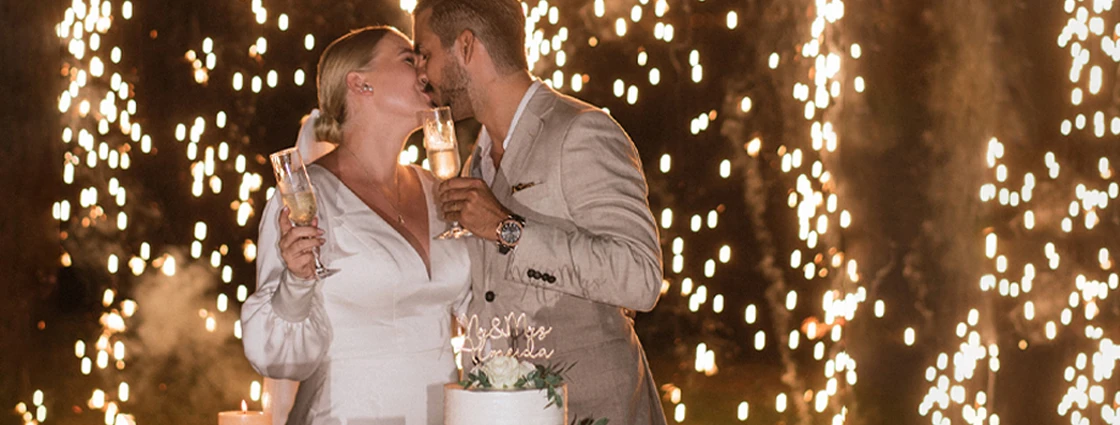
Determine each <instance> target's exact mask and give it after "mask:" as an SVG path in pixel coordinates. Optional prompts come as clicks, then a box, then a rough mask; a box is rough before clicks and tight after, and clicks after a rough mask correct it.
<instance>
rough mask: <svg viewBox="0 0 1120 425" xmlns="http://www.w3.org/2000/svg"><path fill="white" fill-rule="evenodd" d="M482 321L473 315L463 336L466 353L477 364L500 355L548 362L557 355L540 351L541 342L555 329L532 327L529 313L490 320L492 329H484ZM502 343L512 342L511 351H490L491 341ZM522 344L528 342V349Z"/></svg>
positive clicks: (510, 344)
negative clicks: (548, 359)
mask: <svg viewBox="0 0 1120 425" xmlns="http://www.w3.org/2000/svg"><path fill="white" fill-rule="evenodd" d="M479 321H480V319H479V318H478V315H472V316H471V317H470V320H469V321H468V322H467V326H466V334H465V335H464V336H463V352H468V353H470V355H471V356H472V358H473V359H474V361H475V362H476V363H478V362H483V361H486V360H487V359H489V358H491V357H494V356H499V355H505V356H510V357H518V358H527V359H547V358H550V357H552V354H553V353H554V352H555V351H556V350H549V349H545V348H538V347H537V342H539V341H543V340H544V339H545V337H547V336H548V334H549V333H552V327H551V326H532V325H530V324H529V319H528V317H527V316H526V315H525V313H521V314H517V313H510V314H507V315H506V316H505V317H493V318H491V319H490V326H489V327H483V326H481V325H480V324H479ZM502 340H504V341H508V343H509V348H507V349H506V350H505V351H502V350H493V349H490V345H491V344H490V342H491V341H502ZM521 341H524V347H519V342H521Z"/></svg>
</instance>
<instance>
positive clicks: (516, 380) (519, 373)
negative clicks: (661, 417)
mask: <svg viewBox="0 0 1120 425" xmlns="http://www.w3.org/2000/svg"><path fill="white" fill-rule="evenodd" d="M572 366H575V364H571V365H567V366H565V365H547V366H546V365H536V364H532V363H529V362H527V361H524V360H518V359H517V358H515V357H511V356H506V355H498V356H494V357H491V358H489V359H487V360H486V361H484V362H483V363H482V364H480V365H478V366H476V367H475V368H474V370H472V371H471V372H470V373H469V374H467V378H466V379H464V380H462V381H460V382H459V385H460V386H462V387H463V388H464V389H467V390H475V389H479V390H506V391H515V390H531V389H537V390H544V391H545V392H546V393H547V394H548V405H546V406H545V408H546V409H547V408H549V407H552V406H553V405H556V406H563V405H564V392H563V391H561V390H560V387H561V386H562V385H564V374H565V373H567V372H568V371H569V370H571V369H572ZM596 425H599V424H596Z"/></svg>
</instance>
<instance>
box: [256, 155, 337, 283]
mask: <svg viewBox="0 0 1120 425" xmlns="http://www.w3.org/2000/svg"><path fill="white" fill-rule="evenodd" d="M269 158H270V159H271V160H272V171H273V172H274V173H275V174H276V188H277V189H278V190H279V191H280V197H281V199H283V200H284V205H285V206H287V207H288V220H291V222H292V224H293V225H296V226H310V225H311V221H312V220H314V219H315V215H316V214H317V213H318V204H317V203H316V202H315V188H314V187H312V186H311V178H310V177H309V176H308V175H307V167H306V166H304V164H303V156H302V155H300V154H299V148H289V149H284V150H282V151H279V152H276V153H273V154H272V155H269ZM311 253H312V255H313V256H314V257H315V276H316V277H318V278H319V279H325V278H327V277H328V276H331V275H333V274H335V273H338V270H337V269H328V268H326V267H324V266H323V262H322V261H320V259H319V248H318V247H316V248H314V249H312V250H311Z"/></svg>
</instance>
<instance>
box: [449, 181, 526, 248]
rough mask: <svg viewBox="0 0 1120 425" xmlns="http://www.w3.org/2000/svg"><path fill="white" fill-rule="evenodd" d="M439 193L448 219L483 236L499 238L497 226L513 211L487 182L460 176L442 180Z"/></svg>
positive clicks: (490, 238) (493, 238)
mask: <svg viewBox="0 0 1120 425" xmlns="http://www.w3.org/2000/svg"><path fill="white" fill-rule="evenodd" d="M438 196H439V202H440V212H441V213H443V218H444V220H447V221H458V222H459V224H460V225H462V226H463V227H465V228H466V229H467V230H470V231H471V233H474V235H475V236H477V237H480V238H482V239H486V240H488V241H491V242H496V241H497V240H498V235H497V232H495V230H496V229H497V228H498V224H499V223H501V222H502V220H505V219H506V217H508V216H509V214H510V212H509V210H507V209H506V208H505V207H503V206H502V204H500V203H498V198H495V197H494V192H492V191H490V187H489V186H487V185H486V182H483V181H482V180H479V179H469V178H463V177H456V178H453V179H450V180H447V181H444V182H443V183H440V185H439V194H438Z"/></svg>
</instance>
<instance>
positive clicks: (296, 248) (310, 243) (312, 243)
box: [290, 238, 327, 254]
mask: <svg viewBox="0 0 1120 425" xmlns="http://www.w3.org/2000/svg"><path fill="white" fill-rule="evenodd" d="M326 241H327V240H326V239H323V238H308V239H300V240H299V241H298V242H296V243H293V244H292V247H291V249H290V250H291V252H292V254H303V253H305V252H311V249H312V248H318V247H320V246H322V245H323V243H324V242H326Z"/></svg>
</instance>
